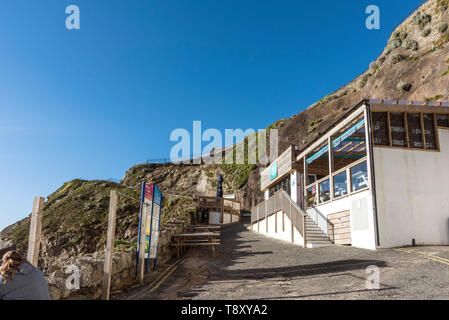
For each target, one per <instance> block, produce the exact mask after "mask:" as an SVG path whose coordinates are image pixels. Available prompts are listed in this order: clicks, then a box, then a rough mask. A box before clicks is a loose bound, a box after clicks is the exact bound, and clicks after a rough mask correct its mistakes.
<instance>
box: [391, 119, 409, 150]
mask: <svg viewBox="0 0 449 320" xmlns="http://www.w3.org/2000/svg"><path fill="white" fill-rule="evenodd" d="M390 130H391V144H392V146H393V147H407V140H406V136H405V116H404V113H398V112H392V113H390Z"/></svg>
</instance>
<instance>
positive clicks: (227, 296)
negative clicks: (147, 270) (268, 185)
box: [119, 224, 449, 300]
mask: <svg viewBox="0 0 449 320" xmlns="http://www.w3.org/2000/svg"><path fill="white" fill-rule="evenodd" d="M247 226H248V225H247V224H235V225H232V226H227V227H223V229H222V234H221V239H222V240H221V241H222V244H221V245H220V247H219V248H218V250H217V253H216V257H215V258H212V257H211V256H210V250H209V249H208V248H199V249H193V250H191V251H190V252H189V253H188V254H187V255H186V257H185V259H184V260H183V261H182V262H181V263H180V264H179V265H178V266H177V268H176V269H175V270H174V271H173V272H172V273H171V274H170V275H169V277H167V279H166V280H165V281H163V282H161V283H160V284H159V286H158V287H157V289H155V290H153V291H152V292H149V290H146V291H142V290H143V289H142V288H138V289H136V291H135V292H133V294H132V295H131V293H127V294H126V295H122V296H120V297H119V298H128V299H129V298H133V299H214V300H215V299H223V300H234V299H449V247H415V248H403V249H400V250H396V249H383V250H378V251H370V250H364V249H358V248H353V247H345V246H332V247H325V248H316V249H303V248H301V247H298V246H294V245H291V244H289V243H286V242H282V241H278V240H273V239H270V238H267V237H264V236H262V235H259V234H256V233H253V232H250V231H248V230H247V229H246V227H247ZM438 257H440V258H438ZM372 265H375V266H377V267H378V268H379V270H380V290H369V289H367V288H366V278H367V273H366V268H367V267H368V266H372Z"/></svg>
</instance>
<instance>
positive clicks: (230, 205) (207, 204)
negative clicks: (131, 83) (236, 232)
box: [197, 196, 242, 222]
mask: <svg viewBox="0 0 449 320" xmlns="http://www.w3.org/2000/svg"><path fill="white" fill-rule="evenodd" d="M241 209H242V203H241V202H240V201H238V200H234V199H225V198H217V197H203V196H201V197H198V198H197V210H199V211H208V212H221V213H222V220H223V215H224V214H231V215H236V216H238V219H237V221H239V220H240V211H241ZM231 220H232V218H231ZM222 222H223V221H222Z"/></svg>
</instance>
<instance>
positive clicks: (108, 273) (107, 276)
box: [101, 190, 117, 300]
mask: <svg viewBox="0 0 449 320" xmlns="http://www.w3.org/2000/svg"><path fill="white" fill-rule="evenodd" d="M116 215H117V191H115V190H111V197H110V200H109V220H108V236H107V241H106V255H105V260H104V273H103V292H102V295H101V299H102V300H109V293H110V290H111V277H112V261H113V259H112V258H113V256H114V235H115V223H116V219H115V218H116Z"/></svg>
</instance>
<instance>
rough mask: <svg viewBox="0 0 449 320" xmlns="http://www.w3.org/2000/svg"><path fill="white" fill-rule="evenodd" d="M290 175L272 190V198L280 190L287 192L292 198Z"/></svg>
mask: <svg viewBox="0 0 449 320" xmlns="http://www.w3.org/2000/svg"><path fill="white" fill-rule="evenodd" d="M290 181H291V180H290V175H288V176H287V177H286V178H285V179H283V180H282V181H280V182H278V183H276V184H275V185H274V186H273V187H271V188H270V198H271V197H272V196H273V195H274V194H275V193H276V192H278V191H279V190H281V189H282V190H285V191H286V192H287V193H288V195H289V196H291V186H290Z"/></svg>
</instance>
